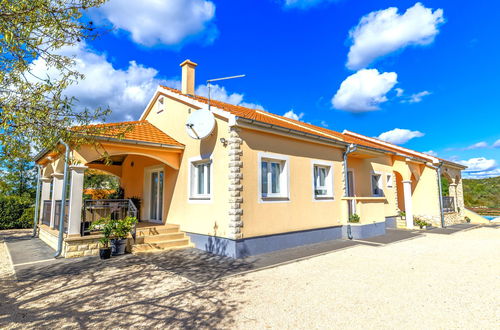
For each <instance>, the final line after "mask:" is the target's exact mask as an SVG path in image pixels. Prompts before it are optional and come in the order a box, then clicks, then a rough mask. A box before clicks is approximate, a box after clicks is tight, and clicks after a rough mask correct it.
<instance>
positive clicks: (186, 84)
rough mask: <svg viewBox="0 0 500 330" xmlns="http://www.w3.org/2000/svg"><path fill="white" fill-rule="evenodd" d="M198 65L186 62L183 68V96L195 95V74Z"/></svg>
mask: <svg viewBox="0 0 500 330" xmlns="http://www.w3.org/2000/svg"><path fill="white" fill-rule="evenodd" d="M197 65H198V64H196V63H194V62H191V61H190V60H185V61H184V62H182V63H181V67H182V88H181V91H182V94H189V95H194V72H195V68H196V66H197Z"/></svg>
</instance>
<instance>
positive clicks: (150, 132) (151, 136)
mask: <svg viewBox="0 0 500 330" xmlns="http://www.w3.org/2000/svg"><path fill="white" fill-rule="evenodd" d="M75 129H77V130H78V129H82V130H83V129H85V130H90V131H92V129H95V130H96V132H97V133H95V134H96V135H97V136H102V137H107V138H123V139H124V140H134V141H138V142H151V143H160V144H165V145H172V146H178V147H181V146H184V145H183V144H182V143H179V142H177V141H176V140H175V139H173V138H171V137H170V136H168V135H167V134H165V133H164V132H163V131H161V130H160V129H159V128H157V127H156V126H154V125H153V124H151V123H150V122H148V121H147V120H140V121H128V122H121V123H109V124H97V125H88V126H83V127H82V126H81V127H76V128H75Z"/></svg>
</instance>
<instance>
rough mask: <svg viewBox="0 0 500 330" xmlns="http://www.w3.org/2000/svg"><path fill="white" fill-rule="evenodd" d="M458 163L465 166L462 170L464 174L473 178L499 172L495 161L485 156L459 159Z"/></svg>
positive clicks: (493, 174)
mask: <svg viewBox="0 0 500 330" xmlns="http://www.w3.org/2000/svg"><path fill="white" fill-rule="evenodd" d="M459 163H460V164H462V165H464V166H467V169H466V170H464V172H465V174H466V176H468V177H474V178H486V177H491V176H497V175H499V174H500V169H499V168H498V165H497V162H496V161H495V160H494V159H487V158H485V157H478V158H471V159H468V160H461V161H459Z"/></svg>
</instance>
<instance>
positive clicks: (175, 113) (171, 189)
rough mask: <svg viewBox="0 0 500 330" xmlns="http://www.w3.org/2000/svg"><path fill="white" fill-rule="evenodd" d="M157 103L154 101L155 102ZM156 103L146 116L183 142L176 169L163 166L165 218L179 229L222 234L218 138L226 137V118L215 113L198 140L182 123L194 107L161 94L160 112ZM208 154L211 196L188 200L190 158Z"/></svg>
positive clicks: (223, 179)
mask: <svg viewBox="0 0 500 330" xmlns="http://www.w3.org/2000/svg"><path fill="white" fill-rule="evenodd" d="M157 102H158V101H157ZM157 109H159V108H157V104H154V105H153V106H152V110H151V111H150V112H149V114H148V115H147V117H146V119H147V120H148V121H149V122H150V123H152V124H153V125H155V126H156V127H158V128H159V129H161V130H162V131H164V132H165V133H167V134H168V135H170V136H171V137H172V138H174V139H175V140H177V141H179V142H180V143H182V144H184V145H185V151H184V153H183V155H182V158H181V163H180V167H179V170H178V171H176V170H173V169H171V168H167V169H166V172H165V192H164V196H165V204H164V209H165V210H168V214H167V215H166V221H167V222H168V223H172V224H179V225H180V226H181V230H183V231H187V232H192V233H198V234H204V235H217V236H222V237H225V236H226V235H227V228H228V200H229V192H228V188H227V187H228V184H229V178H228V173H229V170H228V159H229V156H228V148H227V147H224V146H223V144H222V143H221V142H220V138H222V137H224V138H225V139H228V138H229V127H228V124H227V121H225V120H223V119H221V118H219V117H218V116H216V128H215V129H214V133H213V134H212V136H210V137H209V138H207V139H205V140H202V141H199V140H194V139H192V138H190V137H189V135H188V134H187V133H186V129H185V123H186V120H187V118H188V116H189V112H190V111H196V108H194V107H191V106H189V105H187V104H184V103H180V102H178V101H176V100H173V99H171V98H168V97H166V96H165V97H164V99H163V105H162V106H161V109H163V111H162V112H160V113H158V110H157ZM202 155H203V156H209V157H211V158H212V159H213V162H212V187H211V188H212V199H211V200H210V201H193V200H190V199H189V187H188V182H189V176H190V168H189V167H190V162H189V159H190V158H192V157H200V156H202Z"/></svg>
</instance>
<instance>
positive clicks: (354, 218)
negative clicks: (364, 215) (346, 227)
mask: <svg viewBox="0 0 500 330" xmlns="http://www.w3.org/2000/svg"><path fill="white" fill-rule="evenodd" d="M349 222H353V223H358V222H359V215H357V214H356V213H354V214H351V215H350V216H349Z"/></svg>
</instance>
